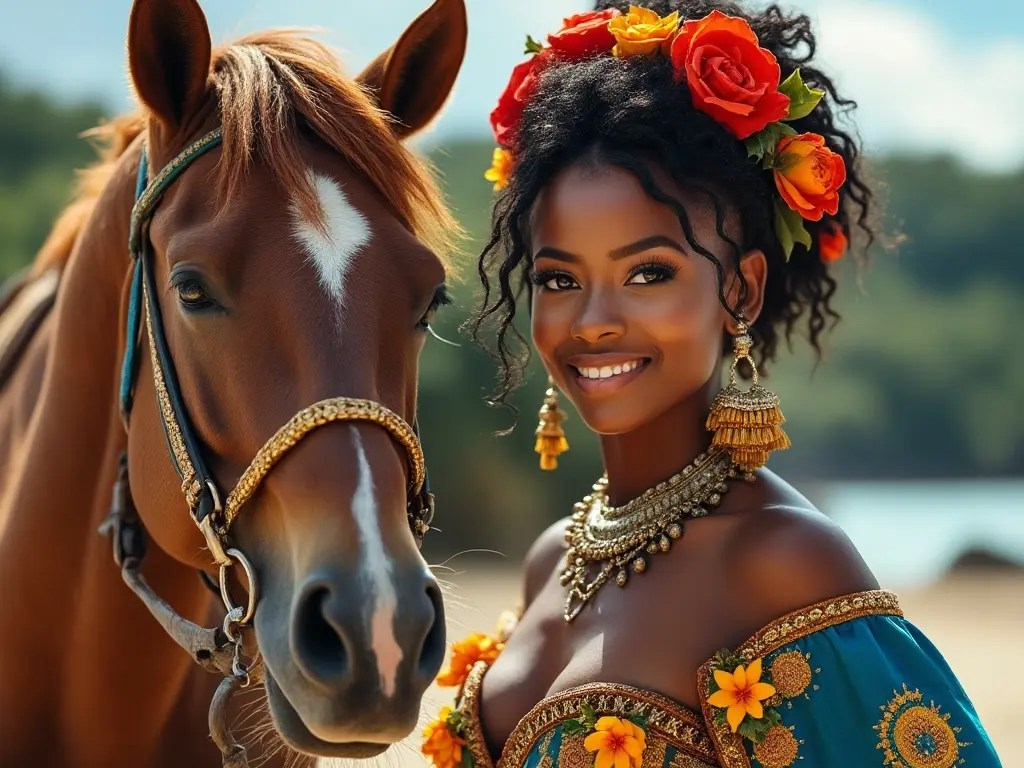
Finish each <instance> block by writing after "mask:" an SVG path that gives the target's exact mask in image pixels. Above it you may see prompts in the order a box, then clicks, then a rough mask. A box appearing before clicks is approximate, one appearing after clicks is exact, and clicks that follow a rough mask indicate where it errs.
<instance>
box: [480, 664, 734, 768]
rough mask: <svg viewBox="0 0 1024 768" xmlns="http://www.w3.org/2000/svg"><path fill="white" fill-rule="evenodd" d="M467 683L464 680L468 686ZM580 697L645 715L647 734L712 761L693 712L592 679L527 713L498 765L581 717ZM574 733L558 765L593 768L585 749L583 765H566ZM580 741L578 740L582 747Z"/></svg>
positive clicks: (510, 763)
mask: <svg viewBox="0 0 1024 768" xmlns="http://www.w3.org/2000/svg"><path fill="white" fill-rule="evenodd" d="M468 687H469V684H468V681H467V689H468ZM584 701H586V702H587V703H589V704H590V706H591V707H593V709H594V711H595V712H597V713H598V714H599V715H601V714H614V715H616V716H619V717H633V716H642V717H646V718H647V726H646V730H647V732H648V734H650V735H651V736H653V735H658V736H661V737H663V738H664V739H665V740H666V742H667V743H669V744H671V745H672V746H675V747H677V748H679V749H683V750H685V751H686V752H688V753H690V754H692V755H694V756H696V757H700V758H703V759H706V760H707V761H708V762H710V763H711V764H712V765H713V764H714V759H715V752H714V748H713V747H712V744H711V741H710V740H709V739H708V736H707V733H706V732H705V730H704V724H703V722H702V721H701V719H700V718H699V717H698V716H697V715H696V714H695V713H693V712H690V711H689V710H687V709H685V708H683V707H681V706H680V705H679V704H676V703H675V702H673V701H671V700H670V699H667V698H665V697H664V696H660V695H658V694H656V693H653V692H651V691H643V690H640V689H638V688H632V687H630V686H626V685H612V684H607V683H592V684H590V685H584V686H580V687H578V688H572V689H570V690H567V691H563V692H562V693H559V694H555V695H554V696H552V697H550V698H549V699H545V700H544V701H542V702H541V703H540V704H539V705H537V707H535V708H534V709H533V710H531V711H530V712H529V713H527V715H526V716H525V717H524V718H523V719H522V720H521V721H520V722H519V724H518V725H517V726H516V728H515V730H513V731H512V735H511V736H509V739H508V741H507V742H505V747H504V749H503V750H502V754H501V759H500V760H499V761H498V768H521V766H522V765H524V764H525V762H526V758H527V756H528V755H529V754H530V751H531V750H532V749H533V745H534V744H535V743H536V742H537V739H538V737H539V736H540V735H541V734H543V733H546V732H547V731H549V730H551V729H552V728H554V727H555V726H557V725H558V724H560V723H563V722H565V721H566V720H573V719H576V718H578V717H580V716H581V715H582V714H583V711H582V706H583V702H584ZM574 738H575V737H570V738H566V739H565V740H564V741H563V744H562V754H561V755H560V757H559V766H560V768H591V766H592V765H593V762H594V757H593V755H592V754H589V753H586V751H585V750H584V753H585V754H586V763H585V765H583V766H576V765H573V766H569V765H568V764H567V762H572V761H574V760H575V759H576V758H575V755H572V754H566V753H565V751H566V749H570V750H571V749H572V743H573V739H574ZM582 745H583V741H582V739H581V740H580V747H582ZM645 765H646V761H645ZM654 768H659V767H658V766H655V767H654Z"/></svg>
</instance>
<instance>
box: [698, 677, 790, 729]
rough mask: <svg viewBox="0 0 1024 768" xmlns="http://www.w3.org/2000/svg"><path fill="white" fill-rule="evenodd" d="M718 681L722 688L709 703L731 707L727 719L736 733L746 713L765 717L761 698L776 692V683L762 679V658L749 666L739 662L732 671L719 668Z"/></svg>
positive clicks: (766, 697)
mask: <svg viewBox="0 0 1024 768" xmlns="http://www.w3.org/2000/svg"><path fill="white" fill-rule="evenodd" d="M715 682H716V683H718V686H719V688H721V690H719V691H715V693H713V694H711V696H710V697H709V698H708V704H710V705H711V706H713V707H718V708H719V709H725V708H726V707H728V709H729V711H728V712H727V713H726V719H727V720H728V721H729V727H730V728H732V732H733V733H736V731H737V729H738V728H739V727H740V723H742V722H743V718H745V717H746V716H747V715H750V716H751V717H752V718H754V719H755V720H760V719H761V718H762V717H764V707H763V706H762V704H761V702H762V701H764V700H765V699H768V698H771V697H772V696H774V695H775V688H774V687H772V686H771V685H769V684H768V683H762V682H761V660H760V659H755V660H754V661H752V662H750V665H749V666H748V667H746V668H744V667H743V665H742V664H740V665H739V666H738V667H736V670H735V671H734V672H733V673H732V674H731V675H730V674H729V673H728V672H726V671H725V670H724V669H716V670H715Z"/></svg>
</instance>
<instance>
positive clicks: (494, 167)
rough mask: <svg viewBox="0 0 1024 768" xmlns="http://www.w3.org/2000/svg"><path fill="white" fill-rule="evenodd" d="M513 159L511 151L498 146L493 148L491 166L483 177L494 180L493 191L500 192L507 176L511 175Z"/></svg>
mask: <svg viewBox="0 0 1024 768" xmlns="http://www.w3.org/2000/svg"><path fill="white" fill-rule="evenodd" d="M513 161H514V158H513V156H512V153H511V152H509V151H508V150H507V149H502V148H501V147H498V148H497V149H495V150H494V157H493V158H492V159H491V167H490V168H488V169H487V172H486V173H485V174H484V178H485V179H487V180H488V181H493V182H494V191H495V192H500V191H501V190H502V189H504V188H505V186H506V185H507V184H508V177H509V176H511V175H512V163H513Z"/></svg>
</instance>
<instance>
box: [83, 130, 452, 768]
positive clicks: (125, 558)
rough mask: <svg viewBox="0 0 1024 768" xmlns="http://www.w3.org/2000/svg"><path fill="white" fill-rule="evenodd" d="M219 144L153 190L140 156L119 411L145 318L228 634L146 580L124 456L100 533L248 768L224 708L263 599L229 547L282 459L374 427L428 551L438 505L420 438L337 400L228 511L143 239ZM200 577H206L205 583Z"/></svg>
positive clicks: (307, 412) (239, 488) (230, 758)
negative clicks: (342, 429)
mask: <svg viewBox="0 0 1024 768" xmlns="http://www.w3.org/2000/svg"><path fill="white" fill-rule="evenodd" d="M221 141H222V138H221V132H220V129H216V130H214V131H211V132H210V133H208V134H206V135H205V136H203V137H202V138H200V139H198V140H197V141H195V142H193V143H192V144H190V145H189V146H188V147H186V148H185V149H184V150H183V151H182V152H181V153H180V154H179V155H178V156H177V157H175V158H174V160H172V161H171V162H170V163H168V164H167V166H165V167H164V168H163V170H161V171H160V173H158V174H157V175H156V177H155V178H154V179H153V180H152V181H149V177H148V162H147V154H146V148H145V146H143V151H142V160H141V162H140V165H139V174H138V180H137V184H136V192H135V205H134V208H133V209H132V216H131V231H130V235H129V251H130V253H131V256H132V260H133V267H132V282H131V292H130V295H129V301H128V319H127V334H126V339H127V343H126V348H125V356H124V361H123V364H122V369H121V389H120V410H121V416H122V419H123V421H124V423H125V426H126V427H127V424H128V421H129V417H130V415H131V410H132V404H133V399H134V383H135V377H136V370H137V367H138V365H137V363H138V360H137V351H138V348H139V341H140V336H141V333H140V332H141V326H142V320H143V318H144V319H145V325H146V334H147V337H148V341H149V350H150V358H151V362H152V366H153V381H154V384H155V387H156V393H157V399H158V401H159V405H160V413H161V416H162V423H163V427H164V435H165V437H166V438H167V445H168V449H169V451H170V454H171V458H172V460H173V462H174V467H175V469H176V470H177V473H178V476H179V478H180V479H181V490H182V493H183V494H184V496H185V500H186V502H187V503H188V507H189V512H190V515H191V517H192V520H193V522H195V524H196V525H197V526H198V527H199V530H200V531H202V533H203V536H204V537H205V539H206V544H207V547H208V548H209V550H210V554H211V555H212V557H213V561H214V563H215V564H216V565H217V566H218V567H219V568H220V574H219V576H220V578H219V592H220V596H221V599H222V601H223V603H224V607H225V609H226V612H227V614H226V616H225V617H224V622H223V625H222V626H221V627H218V628H213V629H204V628H202V627H199V626H197V625H195V624H192V623H191V622H189V621H187V620H186V619H184V618H183V617H181V616H179V615H178V614H176V613H175V612H174V611H173V610H172V609H171V608H170V606H169V605H167V603H165V602H164V601H163V600H161V599H160V598H159V597H158V596H157V595H156V594H155V593H153V591H152V589H150V587H149V586H148V585H147V584H146V582H145V580H144V579H143V578H142V575H141V573H140V572H139V567H140V565H141V561H142V557H143V556H144V554H145V531H144V528H143V526H142V522H141V520H140V519H139V517H138V514H137V513H136V511H135V509H134V505H133V504H132V500H131V494H130V490H129V487H128V471H127V456H126V455H124V454H123V455H122V457H121V468H120V473H119V476H118V479H117V482H116V483H115V486H114V498H113V502H112V504H111V510H110V514H109V516H108V517H107V520H106V522H105V523H104V525H103V527H102V528H101V530H102V531H103V532H104V533H108V534H110V535H112V538H113V545H114V559H115V561H116V562H117V564H118V565H119V566H120V567H121V572H122V576H123V577H124V579H125V581H126V582H127V583H128V585H129V586H130V587H131V588H132V589H133V590H134V591H135V593H136V594H137V595H139V597H140V598H142V600H143V601H144V602H145V603H146V606H147V607H148V608H149V610H150V612H151V613H152V614H153V615H154V616H155V617H156V618H157V620H158V621H160V623H161V624H162V625H163V627H164V629H165V630H167V632H168V634H170V635H171V637H172V638H173V639H174V640H175V641H176V642H177V643H178V644H179V645H181V646H182V647H183V648H184V649H185V650H186V651H188V652H189V653H190V654H191V655H192V657H193V658H194V659H195V661H196V662H198V663H199V664H200V665H201V666H203V667H204V668H205V669H207V670H209V671H212V672H219V673H220V674H223V675H224V676H225V679H224V681H223V682H222V683H221V687H220V689H218V692H217V694H216V695H215V696H214V700H213V703H212V705H211V710H210V725H211V734H212V736H213V738H214V741H215V742H216V743H217V745H218V746H219V747H220V749H221V752H222V754H223V757H224V765H225V766H226V767H230V768H240V767H241V766H246V765H247V764H248V763H247V761H246V758H245V749H244V747H242V746H241V745H240V744H238V743H237V742H235V741H234V739H233V738H232V737H231V734H230V732H229V731H228V729H227V727H226V722H225V716H226V705H227V701H228V699H229V698H230V695H231V694H232V693H233V692H234V691H235V690H237V689H238V688H244V687H247V686H248V685H250V684H251V682H252V681H253V679H254V678H258V677H259V676H260V673H261V671H262V667H261V666H260V665H259V664H248V665H247V664H245V663H243V661H242V632H243V631H244V630H245V629H247V628H249V627H251V626H252V621H253V617H254V615H255V612H256V603H257V600H258V595H259V590H258V586H257V582H256V575H255V572H254V570H253V568H252V566H251V564H250V563H249V561H248V559H247V558H246V557H245V555H244V554H243V553H242V552H241V551H240V550H239V549H237V548H235V547H231V546H230V545H229V542H228V533H229V529H230V527H231V524H232V523H233V522H234V520H235V519H236V518H237V517H238V514H239V512H240V511H241V509H242V506H243V505H244V504H245V503H246V501H248V500H249V499H250V498H251V497H252V495H253V493H255V492H256V490H257V488H258V487H259V485H260V483H261V482H262V481H263V480H264V479H265V478H266V476H267V475H268V474H269V473H270V471H271V469H272V468H273V467H274V465H275V464H276V463H277V462H278V461H279V460H280V459H281V457H282V456H283V455H284V454H285V453H287V452H288V451H289V450H291V449H292V448H294V447H295V446H296V445H297V444H298V443H299V441H300V440H302V438H304V437H305V436H306V435H308V434H309V433H310V432H312V431H313V430H315V429H317V428H319V427H322V426H324V425H326V424H330V423H332V422H335V421H364V422H370V423H373V424H376V425H378V426H380V427H381V428H383V429H384V430H386V431H387V432H388V434H390V435H391V437H392V438H393V439H394V440H395V441H396V442H397V443H398V444H399V445H401V446H402V448H403V449H404V451H405V454H406V457H407V460H408V464H409V483H408V504H407V514H408V518H409V525H410V527H411V528H412V531H413V534H414V536H415V537H416V540H417V543H418V544H422V540H423V537H424V535H425V534H426V532H427V530H429V528H430V522H431V519H432V518H433V514H434V497H433V495H432V494H431V493H430V491H429V488H428V483H427V473H426V465H425V462H424V458H423V450H422V448H421V446H420V441H419V437H418V435H417V432H416V429H415V428H414V427H411V426H409V424H407V423H406V422H405V421H404V420H403V419H402V418H401V417H400V416H398V415H397V414H396V413H394V412H392V411H390V410H389V409H387V408H386V407H384V406H383V405H381V404H380V403H377V402H374V401H372V400H361V399H356V398H350V397H335V398H331V399H328V400H323V401H321V402H318V403H314V404H313V405H310V406H308V407H307V408H304V409H303V410H302V411H300V412H299V413H298V414H296V415H295V416H294V417H293V418H292V419H291V420H290V421H289V422H288V423H287V424H285V425H284V426H283V427H281V429H279V430H278V431H277V432H276V433H275V434H274V435H273V436H272V437H271V438H270V439H269V440H268V441H267V442H266V443H265V444H264V445H263V447H262V448H260V450H259V451H258V452H257V454H256V456H255V458H254V459H253V460H252V463H251V464H250V465H249V467H248V468H247V469H246V470H245V472H243V473H242V475H241V477H240V478H239V480H238V482H237V484H236V485H235V487H234V489H233V490H232V491H231V492H230V493H229V494H228V495H227V497H226V498H225V499H224V501H222V496H221V494H220V491H219V490H218V487H217V483H216V480H215V479H214V477H213V475H212V474H211V473H210V472H209V470H208V469H207V466H206V462H205V461H204V459H203V452H202V443H201V442H200V440H199V438H198V436H197V434H196V433H195V430H194V428H193V426H192V423H191V421H190V419H189V416H188V410H187V408H186V407H185V403H184V400H183V398H182V393H181V388H180V386H179V384H178V379H177V375H176V374H175V369H174V362H173V360H172V359H171V354H170V350H169V347H168V344H167V338H166V336H165V334H164V328H163V322H162V317H161V314H160V305H159V303H158V302H157V300H156V298H155V297H156V295H157V293H156V286H155V279H154V275H153V267H152V263H151V253H150V242H149V237H148V234H147V232H146V225H147V224H148V223H149V221H150V219H151V217H152V215H153V212H154V210H155V208H156V206H157V204H158V203H159V201H160V199H161V197H162V196H163V194H164V192H166V191H167V189H168V188H169V187H170V186H171V184H173V183H174V181H175V179H177V177H178V176H179V175H180V174H181V173H182V172H183V171H184V170H185V169H186V168H187V167H188V166H189V165H191V164H192V162H194V161H195V160H196V159H198V158H199V157H201V156H202V155H203V154H205V153H206V152H208V151H209V150H211V149H213V148H214V147H216V146H218V145H219V144H220V143H221ZM236 563H238V564H239V565H241V567H242V569H243V570H244V572H245V576H246V579H247V581H248V584H249V595H248V601H247V604H246V606H245V607H244V608H243V607H242V606H239V605H236V604H235V603H234V601H233V599H232V597H231V594H230V589H229V578H228V576H229V569H230V568H231V567H232V566H233V565H234V564H236ZM202 575H203V576H204V577H205V573H203V574H202ZM207 582H208V583H209V580H208V579H207ZM211 586H213V585H212V584H211ZM213 588H214V589H216V587H213Z"/></svg>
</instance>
